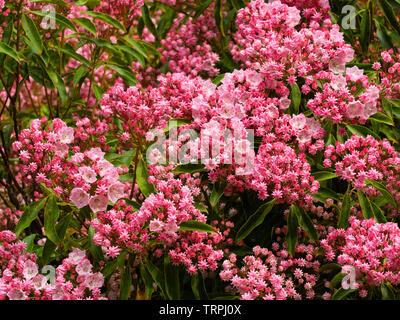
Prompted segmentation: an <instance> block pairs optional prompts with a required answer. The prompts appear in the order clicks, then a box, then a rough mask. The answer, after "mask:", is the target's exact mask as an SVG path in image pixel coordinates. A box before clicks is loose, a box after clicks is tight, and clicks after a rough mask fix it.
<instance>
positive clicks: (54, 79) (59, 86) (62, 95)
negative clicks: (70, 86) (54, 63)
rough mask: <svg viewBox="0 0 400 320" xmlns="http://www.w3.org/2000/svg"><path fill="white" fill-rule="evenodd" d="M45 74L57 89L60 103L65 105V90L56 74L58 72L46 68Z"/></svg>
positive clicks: (62, 82)
mask: <svg viewBox="0 0 400 320" xmlns="http://www.w3.org/2000/svg"><path fill="white" fill-rule="evenodd" d="M46 72H47V74H48V76H49V78H50V79H51V81H52V82H53V84H54V86H55V87H56V88H57V91H58V94H59V95H60V98H61V101H62V102H63V103H65V102H66V101H67V99H68V94H67V88H66V85H65V83H64V81H63V79H62V78H61V76H60V75H59V74H58V72H56V71H54V70H53V69H52V68H50V67H48V68H46Z"/></svg>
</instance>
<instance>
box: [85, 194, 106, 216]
mask: <svg viewBox="0 0 400 320" xmlns="http://www.w3.org/2000/svg"><path fill="white" fill-rule="evenodd" d="M107 205H108V198H107V197H105V196H103V195H97V196H94V197H92V198H90V200H89V207H90V209H92V211H93V212H99V211H106V210H107Z"/></svg>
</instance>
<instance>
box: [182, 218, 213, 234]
mask: <svg viewBox="0 0 400 320" xmlns="http://www.w3.org/2000/svg"><path fill="white" fill-rule="evenodd" d="M179 231H199V232H207V233H218V232H217V231H216V230H215V229H214V228H213V227H212V226H210V225H208V224H206V223H204V222H200V221H196V220H188V221H185V222H183V223H181V224H180V225H179Z"/></svg>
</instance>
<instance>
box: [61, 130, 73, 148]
mask: <svg viewBox="0 0 400 320" xmlns="http://www.w3.org/2000/svg"><path fill="white" fill-rule="evenodd" d="M58 134H59V136H60V142H62V143H66V144H69V143H71V142H73V141H74V129H73V128H70V127H64V128H62V129H61V130H60V131H59V132H58Z"/></svg>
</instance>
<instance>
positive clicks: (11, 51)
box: [0, 42, 19, 62]
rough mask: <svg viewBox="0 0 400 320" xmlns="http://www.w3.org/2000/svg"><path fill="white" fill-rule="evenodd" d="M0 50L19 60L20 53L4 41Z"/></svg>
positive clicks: (0, 45)
mask: <svg viewBox="0 0 400 320" xmlns="http://www.w3.org/2000/svg"><path fill="white" fill-rule="evenodd" d="M0 52H1V53H4V54H6V55H8V56H9V57H11V58H13V59H14V60H15V61H17V62H18V61H19V57H18V53H17V51H15V50H14V49H13V48H11V47H10V46H9V45H8V44H5V43H4V42H0Z"/></svg>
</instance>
